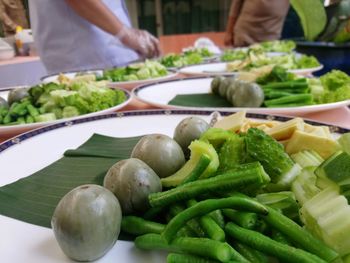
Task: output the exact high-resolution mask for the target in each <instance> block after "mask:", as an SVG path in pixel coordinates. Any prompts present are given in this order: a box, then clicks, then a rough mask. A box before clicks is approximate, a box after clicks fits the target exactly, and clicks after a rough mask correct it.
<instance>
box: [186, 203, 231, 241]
mask: <svg viewBox="0 0 350 263" xmlns="http://www.w3.org/2000/svg"><path fill="white" fill-rule="evenodd" d="M188 204H189V206H193V205H195V204H197V201H196V200H194V199H191V200H189V201H188ZM198 221H199V224H200V226H201V227H202V229H203V231H204V232H205V233H206V234H207V235H208V237H210V238H211V239H213V240H217V241H222V242H223V241H225V232H224V230H223V229H222V228H221V227H220V226H219V225H218V224H217V223H216V222H215V220H214V219H213V218H212V217H210V216H209V214H207V215H204V216H201V217H199V220H198Z"/></svg>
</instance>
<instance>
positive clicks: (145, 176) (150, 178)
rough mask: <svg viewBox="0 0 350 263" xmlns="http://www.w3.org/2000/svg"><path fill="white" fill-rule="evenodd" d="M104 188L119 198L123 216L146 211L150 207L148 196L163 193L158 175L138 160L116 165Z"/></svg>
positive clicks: (129, 160)
mask: <svg viewBox="0 0 350 263" xmlns="http://www.w3.org/2000/svg"><path fill="white" fill-rule="evenodd" d="M103 186H104V187H106V188H107V189H109V190H110V191H111V192H112V193H114V195H115V196H116V197H117V198H118V200H119V202H120V205H121V207H122V212H123V214H131V213H137V212H144V211H146V210H147V209H148V208H149V207H150V205H149V202H148V195H149V194H150V193H154V192H160V191H162V184H161V182H160V178H159V177H158V175H157V174H156V173H155V172H154V171H153V170H152V168H150V167H149V166H148V165H147V164H146V163H144V162H143V161H141V160H139V159H136V158H130V159H126V160H121V161H119V162H117V163H116V164H114V165H113V166H112V167H111V168H110V169H109V170H108V172H107V174H106V176H105V178H104V181H103Z"/></svg>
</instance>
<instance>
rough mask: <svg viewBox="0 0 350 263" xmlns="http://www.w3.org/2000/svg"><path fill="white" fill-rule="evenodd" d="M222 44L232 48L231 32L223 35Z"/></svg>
mask: <svg viewBox="0 0 350 263" xmlns="http://www.w3.org/2000/svg"><path fill="white" fill-rule="evenodd" d="M224 44H225V46H228V47H232V46H233V34H232V32H226V33H225V36H224Z"/></svg>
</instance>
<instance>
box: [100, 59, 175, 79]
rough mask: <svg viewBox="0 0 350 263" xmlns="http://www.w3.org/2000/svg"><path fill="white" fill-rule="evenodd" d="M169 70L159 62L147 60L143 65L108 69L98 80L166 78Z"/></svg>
mask: <svg viewBox="0 0 350 263" xmlns="http://www.w3.org/2000/svg"><path fill="white" fill-rule="evenodd" d="M167 74H168V71H167V69H166V68H165V67H164V66H163V65H162V64H160V63H159V62H158V61H151V60H146V61H145V62H143V63H137V64H130V65H128V66H126V67H121V68H115V69H108V70H105V71H103V76H102V77H99V78H98V79H100V80H101V79H105V80H110V81H132V80H142V79H150V78H158V77H162V76H166V75H167Z"/></svg>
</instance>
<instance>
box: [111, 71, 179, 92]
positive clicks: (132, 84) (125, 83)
mask: <svg viewBox="0 0 350 263" xmlns="http://www.w3.org/2000/svg"><path fill="white" fill-rule="evenodd" d="M177 74H178V73H177V72H176V70H175V69H172V71H169V73H168V75H166V76H162V77H158V78H152V79H143V80H134V81H119V82H111V83H110V84H109V85H110V86H111V87H116V88H119V87H120V88H124V89H127V90H132V89H133V88H135V87H136V86H140V85H144V84H148V83H153V82H159V81H162V80H168V79H171V78H174V77H176V76H177Z"/></svg>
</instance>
